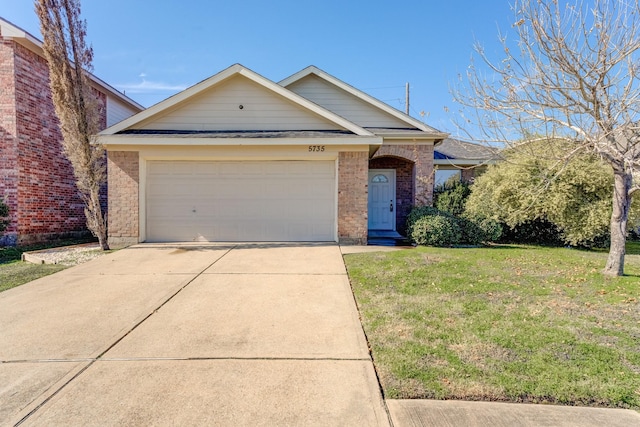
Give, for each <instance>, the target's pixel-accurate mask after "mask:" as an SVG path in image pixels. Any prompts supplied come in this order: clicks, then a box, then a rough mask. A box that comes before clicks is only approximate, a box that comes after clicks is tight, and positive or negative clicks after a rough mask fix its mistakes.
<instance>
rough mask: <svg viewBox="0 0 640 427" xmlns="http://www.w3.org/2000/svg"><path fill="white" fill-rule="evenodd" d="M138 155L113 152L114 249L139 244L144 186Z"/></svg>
mask: <svg viewBox="0 0 640 427" xmlns="http://www.w3.org/2000/svg"><path fill="white" fill-rule="evenodd" d="M139 163H140V160H139V155H138V152H137V151H109V153H108V163H107V170H108V175H109V190H108V194H109V195H108V199H109V216H108V221H109V227H108V228H109V244H110V245H111V246H113V247H118V246H127V245H131V244H135V243H138V236H139V226H138V224H139V212H140V207H139V198H138V191H139V190H138V189H139V183H140V176H139V175H140V172H139Z"/></svg>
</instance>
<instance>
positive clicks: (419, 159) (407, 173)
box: [367, 143, 434, 245]
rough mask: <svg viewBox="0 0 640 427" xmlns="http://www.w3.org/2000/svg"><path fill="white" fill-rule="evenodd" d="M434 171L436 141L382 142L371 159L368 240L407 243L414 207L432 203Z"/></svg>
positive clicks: (370, 242)
mask: <svg viewBox="0 0 640 427" xmlns="http://www.w3.org/2000/svg"><path fill="white" fill-rule="evenodd" d="M433 171H434V168H433V144H418V143H415V144H411V145H409V144H403V145H395V144H394V145H392V144H388V145H387V144H383V146H382V147H380V149H379V150H378V151H377V152H376V153H375V154H374V155H373V156H372V157H371V158H370V159H369V181H368V220H367V222H368V224H367V225H368V242H369V244H389V245H395V244H397V243H398V242H399V243H400V244H406V243H408V241H407V239H406V237H405V236H406V223H407V217H408V216H409V213H410V212H411V209H412V208H413V207H414V206H424V205H430V204H431V203H432V198H433Z"/></svg>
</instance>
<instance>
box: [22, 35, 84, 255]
mask: <svg viewBox="0 0 640 427" xmlns="http://www.w3.org/2000/svg"><path fill="white" fill-rule="evenodd" d="M14 52H15V75H16V81H15V93H16V96H15V104H16V129H17V135H18V147H19V148H18V152H19V154H18V164H17V167H18V175H19V185H18V206H17V208H18V230H17V231H18V242H17V243H18V244H26V243H31V242H35V241H42V240H47V239H50V238H56V237H61V236H65V235H69V234H73V233H74V232H75V233H81V232H83V231H84V230H85V229H86V226H85V217H84V208H83V204H82V200H81V199H80V197H79V196H78V192H77V190H76V186H75V180H74V177H73V169H72V167H71V164H70V163H69V161H68V160H67V159H66V157H65V155H64V153H63V148H62V144H61V141H62V135H61V133H60V129H59V127H58V119H57V117H56V114H55V110H54V107H53V101H52V100H51V91H50V89H49V69H48V65H47V62H46V61H45V60H44V58H42V57H40V56H38V55H36V54H35V53H33V52H31V51H30V50H28V49H26V48H24V47H23V46H21V45H17V44H16V45H15V46H14Z"/></svg>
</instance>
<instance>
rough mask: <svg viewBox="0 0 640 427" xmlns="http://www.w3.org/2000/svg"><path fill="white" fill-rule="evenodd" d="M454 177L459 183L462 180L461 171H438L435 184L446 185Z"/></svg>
mask: <svg viewBox="0 0 640 427" xmlns="http://www.w3.org/2000/svg"><path fill="white" fill-rule="evenodd" d="M452 177H456V178H455V179H457V180H458V181H459V180H460V178H461V174H460V169H437V170H436V182H435V184H436V185H439V184H444V183H445V182H447V181H448V180H449V179H452Z"/></svg>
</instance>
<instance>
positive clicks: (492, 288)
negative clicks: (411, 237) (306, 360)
mask: <svg viewBox="0 0 640 427" xmlns="http://www.w3.org/2000/svg"><path fill="white" fill-rule="evenodd" d="M639 249H640V246H639V245H630V247H629V253H631V254H638V253H640V251H639ZM605 260H606V253H602V252H589V251H580V250H575V249H565V248H542V247H524V246H497V247H492V248H469V249H466V248H465V249H443V248H416V249H413V250H403V251H397V252H385V253H382V252H378V253H368V254H354V255H345V261H346V264H347V268H348V271H349V277H350V279H351V283H352V287H353V290H354V293H355V296H356V300H357V303H358V307H359V310H360V312H361V316H362V320H363V325H364V328H365V331H366V333H367V338H368V339H369V343H370V346H371V349H372V354H373V358H374V362H375V365H376V369H377V370H378V374H379V376H380V380H381V383H382V387H383V389H384V393H385V396H386V397H388V398H435V399H466V400H495V401H512V402H548V403H556V404H565V405H593V406H608V407H622V408H633V409H636V410H638V409H640V303H639V300H640V292H639V291H640V255H628V256H627V259H626V269H625V271H626V273H627V276H625V277H622V278H616V279H609V278H605V277H603V276H602V275H601V274H600V271H601V270H602V268H603V267H604V264H605Z"/></svg>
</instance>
